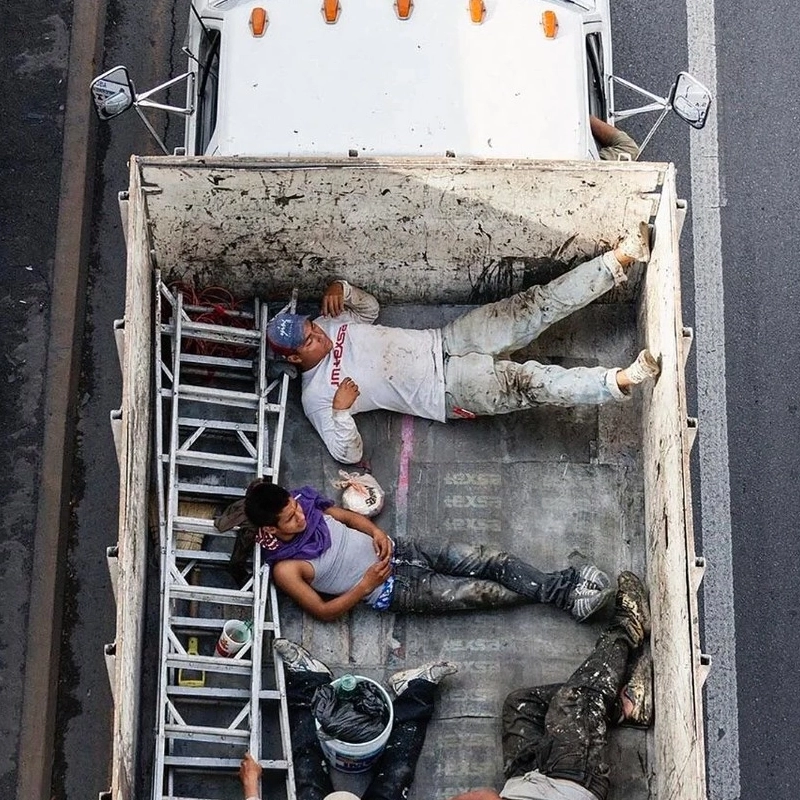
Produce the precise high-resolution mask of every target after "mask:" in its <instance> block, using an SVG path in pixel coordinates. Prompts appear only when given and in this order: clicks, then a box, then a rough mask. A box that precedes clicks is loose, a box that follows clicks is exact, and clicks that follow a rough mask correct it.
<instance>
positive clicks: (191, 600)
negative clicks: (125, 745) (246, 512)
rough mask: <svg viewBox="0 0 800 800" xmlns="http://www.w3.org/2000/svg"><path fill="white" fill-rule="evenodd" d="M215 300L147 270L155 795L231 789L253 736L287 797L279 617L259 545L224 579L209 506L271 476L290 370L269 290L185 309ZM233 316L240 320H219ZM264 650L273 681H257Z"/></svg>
mask: <svg viewBox="0 0 800 800" xmlns="http://www.w3.org/2000/svg"><path fill="white" fill-rule="evenodd" d="M295 302H296V294H295V296H293V297H292V300H291V301H290V302H289V303H287V304H286V305H285V306H284V307H283V308H281V309H276V310H280V311H286V310H290V311H293V310H294V308H295ZM212 311H213V308H203V307H197V306H192V305H189V304H187V303H185V302H184V298H183V295H182V293H181V292H180V291H177V292H173V291H171V290H170V288H168V287H167V286H166V285H165V284H164V283H163V282H162V281H161V279H160V276H159V275H156V286H155V315H154V316H155V342H156V353H155V365H154V366H155V373H156V392H157V395H156V396H157V399H156V414H155V420H156V421H155V426H156V432H155V440H156V448H155V450H156V458H157V459H158V464H157V465H156V469H155V473H156V476H157V480H156V483H157V498H158V510H159V515H158V516H159V536H160V544H161V609H160V624H161V643H160V661H159V679H158V701H157V702H158V707H157V722H156V747H155V758H154V763H153V794H152V797H153V800H177V798H180V799H181V800H208V798H216V797H225V796H233V795H230V794H229V791H230V786H231V780H232V771H235V770H238V767H239V763H240V761H241V758H242V756H243V755H244V752H245V751H246V750H249V751H250V752H251V753H252V755H253V757H254V758H255V759H256V760H258V761H259V763H260V764H261V766H262V767H263V768H264V770H265V772H264V776H265V777H266V776H267V775H273V776H274V777H275V779H276V780H277V781H278V785H280V781H281V778H282V779H283V782H285V794H286V797H287V800H295V798H296V791H295V783H294V771H293V765H292V752H291V737H290V731H289V717H288V708H287V700H286V685H285V680H284V673H283V663H282V661H281V659H280V658H278V657H277V656H275V655H274V654H273V652H272V648H271V639H272V637H279V636H280V635H281V631H280V620H279V616H278V602H277V595H276V591H275V586H274V584H273V583H272V582H271V581H270V580H269V566H268V565H266V564H265V565H262V564H261V554H260V548H259V547H255V548H254V553H253V565H252V566H253V574H252V577H251V578H250V579H249V580H248V581H247V583H245V584H244V586H242V587H241V588H231V587H232V586H233V585H234V582H233V580H232V579H231V577H230V576H229V575H228V574H227V572H226V570H225V567H226V566H227V564H228V561H229V557H230V548H231V540H232V537H233V536H235V532H230V531H229V532H226V533H220V532H219V531H217V530H216V528H215V527H214V525H213V519H211V517H212V516H213V513H205V509H213V508H214V507H215V506H216V505H217V504H218V503H220V501H222V502H226V501H227V502H230V501H233V500H235V499H238V498H240V497H241V496H242V495H244V491H245V489H244V487H246V486H247V484H248V483H249V482H250V481H251V480H252V479H253V478H255V477H257V476H262V475H263V476H271V477H272V479H273V480H277V477H278V468H279V464H280V456H281V442H282V438H283V429H284V420H285V414H286V398H287V394H288V381H289V378H288V376H287V375H285V374H283V375H280V376H279V377H277V378H273V379H270V378H269V377H268V374H267V367H268V363H267V339H266V329H267V322H268V320H269V315H268V313H267V311H268V309H267V307H266V305H265V304H261V303H259V302H258V300H256V301H255V306H254V310H253V312H252V313H245V312H235V311H234V312H231V314H226V315H225V317H224V318H223V320H222V322H223V324H216V322H219V320H217V321H215V322H202V321H193V320H196V318H197V317H198V315H201V318H202V315H203V314H208V313H209V312H212ZM162 317H164V318H163V319H162ZM233 317H238V319H237V320H236V322H238V324H240V325H246V327H235V326H233V325H229V324H224V323H226V322H231V321H232V318H233ZM230 387H233V388H230ZM198 509H200V510H201V511H202V512H203V513H198ZM232 617H233V618H239V619H242V620H243V621H245V622H247V623H249V622H251V621H252V626H251V637H250V642H249V643H247V644H245V646H244V647H243V648H242V649H241V650H240V651H239V652H238V653H237V654H236V655H235V656H233V657H227V658H225V657H220V656H218V655H216V654H215V653H214V646H215V643H216V641H217V639H218V637H219V635H220V633H221V631H222V628H223V625H224V623H225V621H226V619H228V618H232ZM270 664H271V670H272V674H273V675H274V679H273V680H272V681H269V683H271V684H273V685H274V688H264V686H263V685H262V684H263V683H265V681H264V676H265V675H267V676H268V675H269V672H270ZM267 718H268V721H267V722H265V719H267ZM278 729H279V730H278ZM272 750H276V752H271V751H272ZM281 773H282V776H281Z"/></svg>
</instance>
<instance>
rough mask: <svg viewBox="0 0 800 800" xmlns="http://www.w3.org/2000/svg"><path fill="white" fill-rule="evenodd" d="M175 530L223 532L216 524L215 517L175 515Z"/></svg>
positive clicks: (173, 525) (173, 527)
mask: <svg viewBox="0 0 800 800" xmlns="http://www.w3.org/2000/svg"><path fill="white" fill-rule="evenodd" d="M172 530H173V531H185V532H186V533H208V534H211V535H213V534H215V533H221V531H218V530H217V528H216V526H215V525H214V520H213V519H208V518H207V517H175V519H173V521H172Z"/></svg>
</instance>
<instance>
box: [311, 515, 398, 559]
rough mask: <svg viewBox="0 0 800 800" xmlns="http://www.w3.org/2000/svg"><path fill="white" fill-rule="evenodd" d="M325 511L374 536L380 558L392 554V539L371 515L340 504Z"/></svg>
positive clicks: (376, 550)
mask: <svg viewBox="0 0 800 800" xmlns="http://www.w3.org/2000/svg"><path fill="white" fill-rule="evenodd" d="M325 513H326V514H329V515H330V516H332V517H333V518H334V519H335V520H338V521H339V522H341V523H342V524H343V525H347V527H348V528H353V529H354V530H357V531H361V533H366V534H367V536H370V537H372V541H373V542H374V543H375V552H376V553H377V554H378V558H386V557H388V556H390V555H391V554H392V540H391V539H390V538H389V537H388V536H387V535H386V532H385V531H383V530H382V529H381V528H379V527H378V526H377V525H376V524H375V523H374V522H373V521H372V520H371V519H370V518H369V517H365V516H364V515H363V514H359V513H358V512H357V511H348V510H347V509H346V508H340V507H339V506H330V507H329V508H327V509H325Z"/></svg>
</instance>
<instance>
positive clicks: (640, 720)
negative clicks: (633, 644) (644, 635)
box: [620, 645, 653, 728]
mask: <svg viewBox="0 0 800 800" xmlns="http://www.w3.org/2000/svg"><path fill="white" fill-rule="evenodd" d="M620 699H621V701H622V714H623V719H622V721H621V722H620V725H627V726H630V727H633V728H649V727H650V726H651V725H652V724H653V659H652V657H651V656H650V648H649V647H647V646H646V645H645V647H644V648H642V652H641V653H639V655H638V656H637V658H636V660H635V661H634V662H633V665H632V666H631V672H630V675H629V676H628V682H627V683H626V684H625V685H624V686H623V687H622V691H621V692H620Z"/></svg>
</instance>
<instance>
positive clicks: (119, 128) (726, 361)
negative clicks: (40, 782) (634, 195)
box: [0, 0, 800, 800]
mask: <svg viewBox="0 0 800 800" xmlns="http://www.w3.org/2000/svg"><path fill="white" fill-rule="evenodd" d="M184 5H185V4H183V3H172V4H170V3H167V2H165V0H159V2H151V3H148V4H147V6H145V5H144V4H142V3H138V2H137V3H130V4H112V5H111V6H110V7H109V11H108V17H107V26H106V39H105V54H104V63H103V64H102V65H98V71H99V70H100V69H102V68H103V67H109V66H113V65H115V64H117V63H125V64H127V65H128V66H129V67H130V69H131V72H132V75H133V77H134V79H135V81H136V83H137V86H139V87H140V88H143V87H145V86H151V85H154V84H155V83H157V82H158V81H159V80H161V79H163V78H165V77H167V76H169V75H173V74H175V73H176V72H177V71H179V70H180V69H181V67H182V62H181V59H180V58H179V56H178V54H177V53H176V45H179V44H180V42H181V39H182V34H183V29H184V23H183V20H182V19H181V20H178V19H176V17H175V15H176V14H179V12H178V9H179V8H180V13H185V9H184V8H183V7H184ZM687 7H688V9H689V11H688V16H687ZM795 11H796V10H795V7H794V5H791V4H790V3H789V2H788V0H770V1H769V2H768V3H767V4H766V5H763V4H762V5H761V6H760V9H759V13H758V14H755V13H753V11H752V9H751V8H750V7H749V6H747V5H745V4H744V3H743V2H739V0H729V2H727V3H726V4H725V5H724V7H723V6H722V5H721V4H720V5H719V8H717V9H716V14H715V13H714V12H715V9H714V5H713V2H711V1H710V0H709V2H701V0H690V1H689V2H688V3H684V2H677V0H668V1H667V2H664V3H661V4H657V5H653V6H650V7H648V9H647V11H646V13H643V12H642V8H641V4H640V3H636V2H634V0H615V2H614V9H613V14H614V25H615V31H616V34H615V68H616V72H617V73H618V74H619V75H621V76H622V77H625V78H628V79H631V80H634V81H637V82H639V83H641V84H642V85H644V86H646V87H647V88H650V89H652V90H653V91H656V92H661V91H666V89H667V87H668V86H669V85H670V82H671V80H672V78H673V77H674V74H675V73H676V72H677V71H678V69H680V68H683V67H685V65H686V64H687V63H688V62H689V60H690V58H692V59H693V60H695V59H696V58H697V54H698V53H699V54H700V56H701V57H700V61H701V63H705V64H706V68H708V65H710V66H711V71H712V72H714V71H715V72H716V75H714V76H713V77H714V78H715V83H716V91H717V101H718V109H717V112H718V113H717V115H716V117H715V120H714V121H715V124H716V126H717V130H715V131H711V132H710V131H708V130H707V131H703V132H700V133H696V132H692V133H691V134H690V133H689V131H688V129H686V128H685V127H683V126H682V125H681V124H680V123H678V121H677V120H674V119H673V120H668V122H667V123H665V125H664V127H663V128H662V130H661V131H660V133H659V134H658V135H657V137H656V139H655V140H654V142H653V144H652V145H651V147H650V148H649V150H648V153H647V158H648V159H650V160H671V161H674V162H675V163H676V165H677V168H678V171H679V187H680V189H681V194H682V195H683V196H684V197H686V198H687V199H689V200H690V203H693V209H694V212H693V214H694V216H690V217H689V221H688V224H687V227H686V229H685V231H684V235H683V239H682V256H683V261H684V274H685V284H684V313H685V318H686V322H687V324H692V323H693V322H694V324H695V326H696V328H697V330H698V333H700V332H701V331H702V332H703V340H702V342H700V341H698V343H697V345H696V349H695V353H696V358H694V359H692V360H691V361H690V364H689V369H690V371H691V370H694V369H698V370H699V373H700V374H699V379H698V380H697V381H696V383H694V385H695V386H696V387H698V389H699V392H698V396H695V397H694V398H693V401H692V402H693V407H694V410H695V411H697V412H698V413H699V415H700V417H701V429H700V437H699V438H700V447H699V448H696V453H695V456H696V458H695V461H696V467H697V469H696V472H695V474H696V477H697V476H699V475H701V474H702V475H703V476H704V479H705V483H704V484H703V485H700V484H698V483H697V482H696V487H695V495H696V496H695V500H696V504H697V506H698V522H700V521H702V523H703V525H702V531H701V530H700V529H699V528H698V540H699V542H700V543H699V545H698V550H699V551H700V552H704V551H705V552H706V553H707V554H708V553H710V552H713V553H714V554H715V558H716V563H713V562H712V563H710V564H709V571H708V574H707V585H708V586H709V587H712V588H713V587H716V588H715V589H714V591H710V590H709V591H707V597H706V599H707V602H706V605H705V628H706V630H707V636H706V641H705V649H706V651H707V652H709V653H710V654H711V655H712V657H713V658H714V671H713V672H712V677H711V678H710V679H709V684H708V686H709V692H708V697H707V701H708V718H709V727H708V741H709V747H710V750H711V752H710V758H709V764H710V765H711V768H710V769H711V774H710V785H709V796H710V797H711V798H713V800H736V798H739V797H741V798H745V800H767V799H769V800H784V799H785V800H793V798H795V797H796V795H797V790H796V789H795V787H794V784H795V782H796V781H795V775H796V770H797V768H796V764H797V763H798V756H799V755H800V753H798V750H800V735H799V734H798V732H797V730H798V729H797V726H796V724H795V720H796V719H797V718H798V711H799V710H800V709H798V705H800V701H799V700H798V697H797V691H796V690H795V687H794V679H795V673H796V669H795V667H794V658H795V656H794V654H795V653H796V652H797V650H798V642H797V638H798V632H797V624H796V619H797V611H796V609H797V603H796V585H797V582H796V580H795V579H794V571H795V566H794V565H795V561H796V560H797V556H798V549H800V544H799V543H798V540H797V537H796V535H795V531H796V522H797V520H796V516H797V511H796V509H795V507H794V504H793V502H792V497H793V496H794V495H795V493H796V492H795V482H796V479H797V475H798V455H797V448H796V445H795V440H796V438H797V437H796V436H792V433H793V432H794V433H796V432H797V426H798V424H799V423H798V407H800V403H799V402H798V401H797V399H796V394H797V381H798V379H797V377H796V376H797V374H798V370H797V367H798V364H796V361H797V360H798V357H797V356H796V355H795V354H794V352H793V351H792V350H791V349H790V347H789V346H788V343H789V342H790V341H791V335H792V330H793V323H794V322H795V320H796V311H795V307H796V297H795V295H796V294H797V292H796V290H795V288H794V276H793V267H792V264H793V262H792V247H791V241H792V239H793V235H792V234H791V230H792V229H793V225H792V223H791V219H792V218H793V217H794V216H795V212H796V211H797V205H798V201H797V198H796V192H795V191H794V188H795V187H794V181H793V177H794V176H793V167H792V164H793V158H794V155H795V152H794V151H795V149H796V145H795V141H794V139H793V138H792V137H791V136H787V135H786V134H785V133H784V132H785V131H789V132H790V131H793V130H795V129H796V128H797V122H798V114H800V112H798V108H797V102H796V100H795V98H794V95H795V92H794V91H793V89H794V78H793V76H794V74H795V73H796V72H797V70H795V69H794V67H795V66H797V62H798V48H797V45H796V37H795V35H794V28H795V27H796V24H795ZM703 14H706V15H708V14H710V15H711V16H710V21H711V22H712V23H713V22H715V23H716V30H712V28H711V26H710V25H708V24H707V23H708V21H709V20H708V18H706V19H705V20H704V17H703ZM6 20H7V22H6V24H5V25H4V28H3V29H2V31H1V32H0V52H2V53H3V58H4V70H3V74H2V75H1V76H0V92H2V96H1V97H0V100H1V101H2V103H3V109H4V113H3V114H2V115H0V126H2V128H1V129H2V131H3V134H4V135H3V141H4V143H5V148H4V153H3V155H2V156H0V159H1V160H2V165H3V175H4V182H3V184H2V186H0V266H2V285H0V302H1V303H2V306H3V310H4V313H3V315H2V317H0V330H1V331H2V342H3V353H4V362H5V363H4V380H2V381H0V391H2V407H3V409H4V413H5V417H6V425H5V426H4V427H3V429H2V431H0V436H2V452H3V469H2V472H1V473H0V480H2V492H3V497H4V502H3V508H2V517H1V518H0V519H1V520H2V528H0V553H2V555H1V556H0V581H2V592H0V620H2V630H0V700H1V701H2V704H3V708H4V711H5V714H4V716H3V722H2V727H0V795H2V796H4V797H10V796H12V792H13V791H14V787H15V786H16V783H17V777H18V761H17V752H18V746H19V739H18V736H19V725H20V720H21V717H22V707H21V703H22V701H21V697H22V667H23V665H24V663H25V646H24V644H23V641H24V638H25V624H26V619H27V610H28V602H29V597H28V590H29V583H28V581H29V578H30V572H31V566H32V559H33V549H32V542H31V537H30V531H31V530H32V528H33V525H34V520H35V510H36V502H37V487H38V485H39V480H40V478H39V475H38V473H37V469H38V467H39V464H38V452H39V449H40V445H41V440H42V436H43V432H42V430H43V424H44V421H43V414H44V411H43V409H44V399H43V396H42V386H43V383H42V376H43V374H44V371H45V362H46V346H47V336H48V332H49V327H50V308H49V300H50V294H49V292H50V288H51V284H50V280H51V269H52V259H53V252H54V250H55V226H54V224H53V220H54V219H55V208H56V202H57V198H58V191H59V187H58V175H59V161H60V156H61V152H60V136H61V133H62V129H61V125H62V121H63V108H62V107H61V106H62V105H63V103H64V97H65V86H64V83H63V81H64V79H65V77H66V53H67V49H68V44H69V30H68V27H69V24H70V8H69V6H68V5H67V4H56V5H55V6H53V4H44V3H42V2H39V1H38V0H31V2H28V3H26V5H25V11H24V14H23V13H22V10H21V7H20V9H12V10H10V12H9V14H8V15H7V17H6ZM704 22H705V23H706V24H704ZM687 30H688V42H687ZM689 43H691V46H690V44H689ZM703 56H705V59H706V60H705V62H703ZM698 77H700V78H701V79H703V80H709V77H710V76H709V75H707V74H703V73H698ZM621 99H622V97H621V96H618V101H619V100H621ZM178 128H179V123H178V122H176V121H173V122H172V123H171V124H170V128H169V130H168V137H170V138H171V141H172V143H177V141H176V140H177V137H178V136H179V131H178ZM628 129H629V130H630V131H631V132H632V133H634V134H636V135H638V136H639V137H641V134H642V132H643V130H644V126H643V124H641V123H639V122H638V121H637V122H636V123H635V124H632V125H630V126H629V127H628ZM162 132H163V128H162ZM711 134H715V142H714V144H715V147H716V146H718V154H719V162H718V166H719V174H718V177H717V174H716V166H717V162H716V161H715V157H716V155H717V152H716V151H715V150H714V148H711V152H709V151H708V150H707V149H705V148H706V147H707V145H708V144H709V139H708V136H709V135H711ZM690 136H691V137H693V138H691V139H690ZM704 136H705V137H707V138H706V139H705V140H704V139H702V137H704ZM131 152H137V153H144V152H155V147H154V145H153V143H152V141H151V140H149V138H148V136H147V134H146V132H145V131H144V129H143V128H142V127H141V126H140V125H138V123H137V122H136V120H135V118H134V117H126V118H124V120H118V121H117V122H116V123H115V124H114V125H113V127H108V128H105V129H102V130H101V131H100V133H99V143H98V149H97V153H96V156H97V158H96V163H97V170H98V174H97V180H96V183H95V206H94V214H93V231H92V244H91V254H90V259H89V265H88V267H89V290H88V295H87V315H86V326H85V337H84V355H85V358H84V369H83V373H82V376H81V389H80V393H79V395H78V396H77V397H76V398H75V399H74V400H75V408H76V410H77V412H78V415H79V436H78V440H77V445H78V447H77V459H76V462H75V474H76V480H75V482H74V485H73V491H72V498H73V511H74V514H73V524H72V526H71V528H70V531H69V542H70V544H69V550H68V568H67V571H66V575H67V595H66V598H67V599H66V602H65V606H64V607H65V625H66V627H65V632H64V639H63V645H64V646H63V648H62V661H61V667H62V672H61V683H60V694H59V710H58V732H59V739H58V743H57V749H56V769H55V772H54V783H53V796H54V797H57V798H59V800H61V798H63V799H64V800H79V798H80V799H81V800H83V798H85V797H87V796H88V797H94V796H96V795H97V793H98V792H100V791H102V790H104V789H105V788H107V786H108V782H109V760H110V756H109V751H108V743H109V732H110V725H111V719H110V696H109V691H108V682H107V680H106V676H105V667H104V665H103V662H102V656H101V653H102V645H103V644H104V643H105V642H106V641H110V640H111V639H112V638H113V631H114V604H113V599H112V595H111V591H110V587H109V580H108V575H107V571H106V567H105V555H104V554H105V548H106V546H107V545H109V544H113V542H114V541H115V538H116V533H115V526H116V488H117V467H116V462H115V457H114V450H113V445H112V442H111V437H110V433H109V428H108V412H109V410H110V409H112V408H114V407H116V406H117V405H118V404H119V392H120V385H119V370H118V366H117V362H116V351H115V348H114V342H113V337H112V335H111V324H112V322H113V320H114V319H115V318H116V317H118V316H120V315H121V313H122V297H123V282H124V253H123V243H122V234H121V230H120V226H119V221H118V220H119V217H118V213H117V209H116V192H117V191H118V190H119V189H121V188H124V186H125V185H126V183H127V175H126V168H125V162H126V158H127V155H128V154H129V153H131ZM712 162H713V163H712ZM710 165H711V166H713V167H714V169H710V168H709V167H710ZM692 166H694V167H695V178H696V179H697V176H698V175H700V176H702V181H699V180H695V181H694V182H693V181H692V180H691V167H692ZM715 219H716V222H717V223H718V224H719V226H720V231H721V244H720V242H719V241H716V240H715V228H714V220H715ZM709 220H710V222H709ZM693 230H694V231H695V232H697V231H701V236H700V237H699V238H698V239H695V238H694V237H693V236H692V231H693ZM781 250H783V252H780V251H781ZM695 253H699V254H700V255H701V256H702V258H701V259H699V260H698V262H697V263H694V255H695ZM29 267H30V269H29ZM712 267H713V270H718V271H719V290H720V291H719V293H718V294H719V296H717V293H716V292H715V291H714V287H715V286H716V284H714V283H713V278H714V274H715V273H714V272H713V270H712ZM696 287H699V291H698V293H697V296H695V290H696ZM723 326H724V327H723ZM720 359H721V360H720ZM690 377H692V374H691V372H690ZM706 421H710V424H709V425H706ZM704 426H705V427H704ZM704 437H705V438H704ZM727 459H729V464H730V497H729V498H728V496H727V494H720V493H719V492H718V491H716V489H718V488H719V487H720V486H722V487H723V488H724V487H725V486H726V484H727V463H728V462H727ZM712 489H715V490H714V491H712ZM701 500H702V501H703V502H702V503H701ZM728 502H729V504H730V506H729V509H728ZM728 514H729V519H728ZM726 520H727V522H726ZM728 529H729V531H730V536H729V538H727V540H726V537H727V533H726V532H727V531H728ZM726 557H727V558H728V559H729V560H726ZM731 581H732V582H733V592H732V593H730V592H729V594H732V596H733V603H732V604H731V605H730V606H728V605H725V603H724V602H720V601H719V600H718V598H720V597H722V598H725V596H726V590H729V589H730V582H731ZM709 598H711V599H713V601H714V602H711V603H709V602H708V600H709ZM734 604H735V617H732V611H733V606H734ZM734 623H735V628H734V627H733V624H734ZM734 659H735V660H734ZM731 680H733V681H734V682H733V683H731ZM730 686H733V688H734V690H735V691H733V692H731V691H729V689H730ZM737 742H738V751H739V753H738V758H737V746H736V745H737ZM24 768H25V767H24V766H23V769H24Z"/></svg>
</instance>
